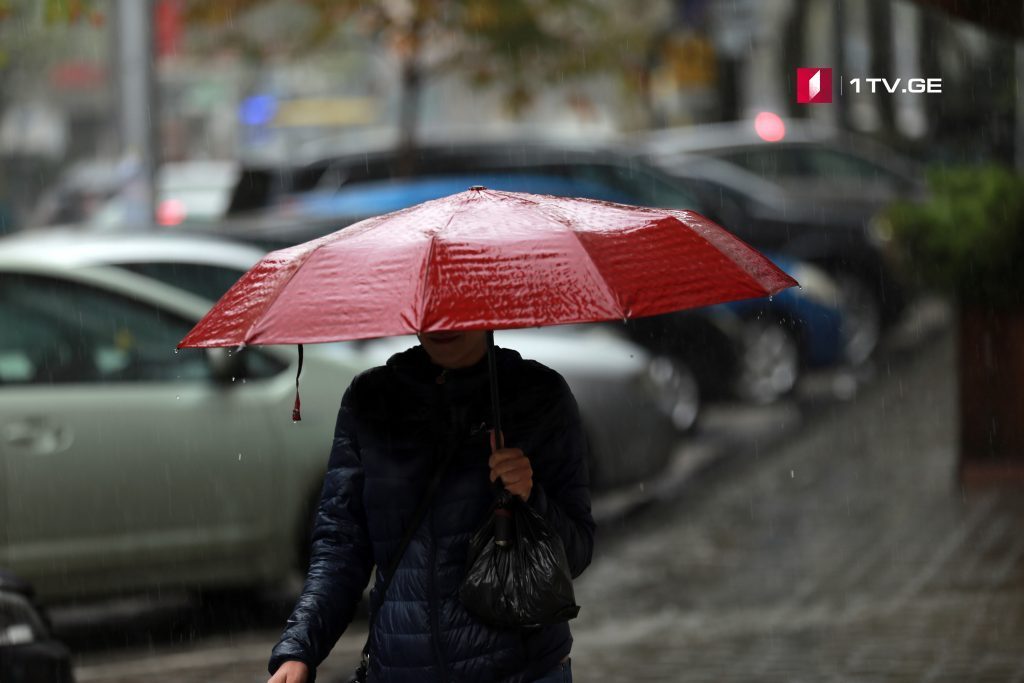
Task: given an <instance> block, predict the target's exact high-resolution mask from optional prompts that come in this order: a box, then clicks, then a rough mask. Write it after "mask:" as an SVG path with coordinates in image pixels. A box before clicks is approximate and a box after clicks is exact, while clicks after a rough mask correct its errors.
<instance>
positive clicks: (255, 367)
mask: <svg viewBox="0 0 1024 683" xmlns="http://www.w3.org/2000/svg"><path fill="white" fill-rule="evenodd" d="M120 267H121V268H124V269H126V270H130V271H132V272H133V273H138V274H139V275H144V276H145V277H149V278H153V279H154V280H159V281H160V282H163V283H165V284H168V285H171V286H172V287H177V288H179V289H184V290H185V291H186V292H191V293H192V294H195V295H197V296H200V297H202V298H204V299H209V300H210V301H217V300H218V299H220V298H221V297H222V296H224V293H225V292H227V291H228V290H229V289H231V286H232V285H233V284H235V283H236V282H238V279H239V278H241V277H242V276H243V275H245V271H244V270H242V269H240V268H228V267H226V266H217V265H212V264H207V263H122V264H120ZM190 327H191V326H190ZM183 336H184V335H183ZM244 353H245V354H246V359H245V369H246V376H247V377H250V378H253V379H258V378H261V377H272V376H273V375H276V374H277V373H279V372H281V371H282V370H284V368H285V367H286V364H284V363H282V362H280V361H278V360H276V359H275V358H272V357H271V356H268V355H267V354H265V353H263V352H262V351H258V350H256V349H252V348H248V349H245V351H244Z"/></svg>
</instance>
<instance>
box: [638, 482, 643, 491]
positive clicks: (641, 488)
mask: <svg viewBox="0 0 1024 683" xmlns="http://www.w3.org/2000/svg"><path fill="white" fill-rule="evenodd" d="M639 486H640V493H643V492H644V483H643V482H640V485H639Z"/></svg>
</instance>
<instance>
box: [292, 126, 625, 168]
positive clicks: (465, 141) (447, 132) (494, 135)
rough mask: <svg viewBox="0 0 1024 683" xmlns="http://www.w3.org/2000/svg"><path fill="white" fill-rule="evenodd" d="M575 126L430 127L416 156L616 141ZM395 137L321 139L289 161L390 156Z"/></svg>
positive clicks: (380, 132) (382, 133)
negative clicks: (434, 151)
mask: <svg viewBox="0 0 1024 683" xmlns="http://www.w3.org/2000/svg"><path fill="white" fill-rule="evenodd" d="M580 131H581V129H579V128H578V127H576V126H570V127H565V126H563V127H556V128H552V127H550V126H546V127H544V128H542V129H538V128H537V127H536V126H499V127H494V128H466V127H464V126H431V127H428V128H424V129H421V130H419V131H417V139H416V152H417V153H419V152H422V151H429V150H444V149H448V150H451V151H455V150H466V149H471V148H509V147H516V146H527V147H545V146H546V147H550V148H559V149H566V150H578V151H585V150H588V149H596V148H599V147H605V146H609V145H611V146H614V145H616V144H617V142H618V137H616V136H613V135H612V134H610V133H608V134H600V135H595V134H592V133H588V132H580ZM399 142H400V138H399V134H398V131H397V130H395V129H394V128H381V129H374V130H370V131H361V132H360V133H359V135H357V136H348V137H339V136H332V137H325V138H321V139H318V140H313V141H309V142H306V143H304V144H302V145H300V146H299V149H298V150H297V152H296V153H295V154H294V156H293V157H292V159H291V161H292V162H293V163H294V162H296V161H298V162H299V163H303V162H305V163H309V162H313V161H316V160H317V159H324V158H333V157H347V156H363V155H371V156H374V155H383V154H388V155H394V154H395V152H396V150H397V149H398V148H399Z"/></svg>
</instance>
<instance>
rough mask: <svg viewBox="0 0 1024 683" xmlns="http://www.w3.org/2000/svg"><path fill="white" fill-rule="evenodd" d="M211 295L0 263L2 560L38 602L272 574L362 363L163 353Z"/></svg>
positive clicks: (288, 355) (171, 349)
mask: <svg viewBox="0 0 1024 683" xmlns="http://www.w3.org/2000/svg"><path fill="white" fill-rule="evenodd" d="M208 307H209V302H208V301H206V300H204V299H201V298H198V297H194V296H192V295H189V294H187V293H185V292H182V291H181V290H179V289H176V288H173V287H170V286H168V285H165V284H163V283H160V282H157V281H155V280H152V279H150V278H145V277H142V276H139V275H136V274H134V273H130V272H127V271H125V270H123V269H120V268H114V267H107V266H90V267H82V268H68V267H66V266H63V265H60V264H56V263H52V262H47V260H46V258H45V255H44V256H42V257H39V258H36V259H28V258H25V257H24V255H9V254H6V253H4V254H0V320H2V321H3V324H2V325H0V458H2V462H3V464H4V467H3V469H2V470H0V501H2V503H0V505H2V514H3V518H4V524H2V525H0V566H2V567H5V568H7V569H9V570H11V571H13V572H15V573H17V574H18V575H20V576H23V577H25V578H26V579H28V580H30V581H32V583H34V584H35V586H36V588H37V590H38V591H39V594H40V596H41V597H43V598H44V599H47V600H53V599H59V598H70V597H79V596H85V595H90V594H98V593H110V592H119V591H125V590H133V589H139V588H157V587H164V586H190V587H201V586H218V585H221V586H259V585H267V584H272V583H275V582H277V581H280V580H281V579H283V578H284V577H285V576H287V575H288V573H289V572H290V571H291V570H292V569H293V568H294V567H296V566H297V563H298V562H299V561H300V558H301V557H302V552H303V550H304V546H305V538H306V526H307V523H308V515H309V505H310V502H311V500H312V499H313V497H314V496H315V492H316V491H317V490H318V487H319V483H320V480H321V478H322V476H323V471H324V468H325V466H326V462H327V449H328V447H329V444H330V441H331V435H332V431H333V427H334V420H335V416H336V412H337V407H338V402H339V397H340V396H341V392H342V391H343V390H344V388H345V386H347V384H348V383H349V382H350V381H351V379H352V377H353V376H354V375H355V374H356V372H357V371H358V370H359V369H361V368H360V367H357V366H354V365H351V364H348V363H346V362H344V361H343V360H342V359H338V358H329V357H326V356H317V355H311V356H310V357H309V358H307V360H306V363H307V365H306V370H305V373H304V374H305V378H306V379H305V381H304V382H303V385H302V392H303V394H302V395H303V399H304V411H303V421H302V422H301V423H298V424H293V423H292V421H291V406H292V402H293V400H294V392H295V368H294V363H295V354H294V352H293V351H292V350H291V349H288V350H287V351H282V350H281V349H275V348H261V349H250V350H247V351H246V352H245V353H244V354H234V355H229V353H228V352H227V351H226V350H221V349H217V350H211V351H202V350H183V351H181V352H180V353H179V352H176V351H175V344H176V343H177V342H178V341H179V340H180V339H181V338H182V337H183V336H184V335H185V334H186V333H187V332H188V330H189V329H190V328H191V327H192V325H193V324H194V323H195V322H196V321H197V320H198V319H199V317H200V316H201V315H202V314H203V313H204V312H205V311H206V310H207V308H208Z"/></svg>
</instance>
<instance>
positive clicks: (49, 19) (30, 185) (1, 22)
mask: <svg viewBox="0 0 1024 683" xmlns="http://www.w3.org/2000/svg"><path fill="white" fill-rule="evenodd" d="M107 4H108V3H107V2H105V0H41V1H40V0H0V121H3V120H4V117H6V116H7V115H8V114H9V113H10V110H11V108H12V107H11V105H13V104H16V103H18V102H19V98H21V97H23V96H24V94H25V93H26V92H33V91H35V90H37V89H38V87H39V84H40V83H46V78H45V76H46V75H47V74H48V73H49V72H50V69H51V68H52V67H53V66H54V65H56V64H58V63H59V62H61V61H62V60H66V59H69V58H71V57H73V56H74V55H75V54H76V52H75V51H76V49H77V48H78V47H79V46H80V42H77V41H75V40H72V39H70V38H71V36H72V34H76V35H77V37H79V38H80V37H81V34H83V33H89V32H90V31H89V29H100V28H102V27H103V26H104V24H105V22H106V18H107V17H106V7H107ZM82 29H85V30H84V31H83V30H82ZM57 170H58V168H57V160H55V159H50V158H44V157H42V156H39V155H33V154H29V153H26V152H25V150H24V149H17V150H14V151H12V150H10V149H7V150H5V151H4V159H3V163H2V164H0V234H3V233H4V232H10V231H12V230H13V229H15V228H16V227H17V226H18V225H19V224H20V223H21V222H22V219H23V216H24V215H25V214H26V213H27V212H28V211H29V209H30V207H31V206H32V204H33V203H34V201H35V199H36V197H37V196H38V194H39V192H40V191H41V187H42V186H43V185H44V184H45V183H47V182H49V181H51V180H52V179H53V177H54V176H55V175H56V173H57Z"/></svg>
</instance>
